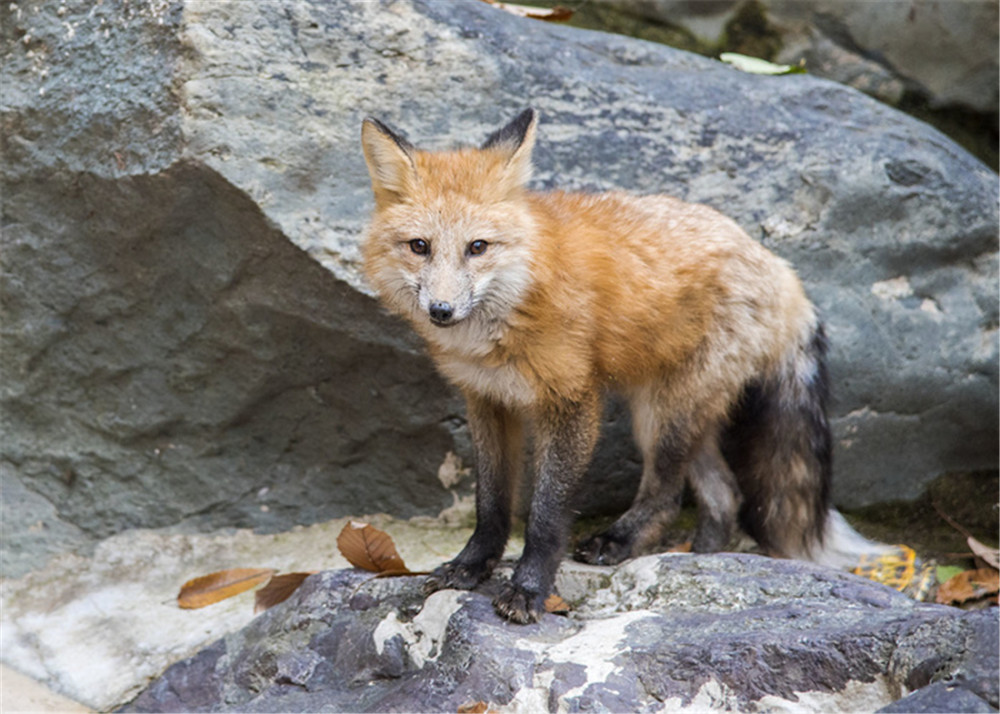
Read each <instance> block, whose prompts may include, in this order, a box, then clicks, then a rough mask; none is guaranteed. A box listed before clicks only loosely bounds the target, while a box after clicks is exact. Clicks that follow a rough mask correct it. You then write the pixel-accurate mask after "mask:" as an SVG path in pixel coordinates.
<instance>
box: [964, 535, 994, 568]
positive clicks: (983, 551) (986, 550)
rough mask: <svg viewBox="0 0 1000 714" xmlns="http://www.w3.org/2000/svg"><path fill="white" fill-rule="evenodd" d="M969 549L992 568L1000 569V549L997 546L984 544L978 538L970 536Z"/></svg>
mask: <svg viewBox="0 0 1000 714" xmlns="http://www.w3.org/2000/svg"><path fill="white" fill-rule="evenodd" d="M967 542H968V544H969V550H971V551H972V553H973V555H975V556H976V557H977V558H979V559H980V560H982V561H983V562H984V563H986V564H987V565H988V566H990V567H991V568H994V569H995V570H1000V550H997V549H996V548H990V547H989V546H987V545H983V544H982V543H980V542H979V541H978V540H976V539H975V538H973V537H972V536H969V539H968V541H967Z"/></svg>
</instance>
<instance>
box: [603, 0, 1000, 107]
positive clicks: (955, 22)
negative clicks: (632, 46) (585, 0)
mask: <svg viewBox="0 0 1000 714" xmlns="http://www.w3.org/2000/svg"><path fill="white" fill-rule="evenodd" d="M597 2H598V3H604V4H607V5H609V6H611V7H613V8H615V9H617V10H619V11H623V12H628V13H634V14H636V15H639V16H642V17H646V18H649V19H651V20H655V21H657V22H661V23H666V24H668V25H672V26H674V27H678V28H683V30H684V31H686V32H688V33H690V34H691V36H693V37H695V38H696V39H697V40H698V41H699V42H700V43H702V44H703V45H705V46H709V47H711V46H725V45H726V33H727V25H729V23H731V22H732V21H733V20H734V19H737V18H738V16H740V14H741V13H742V14H743V16H744V17H747V18H753V20H752V21H751V24H753V25H754V26H753V27H751V28H750V29H749V30H748V31H749V32H751V33H752V32H753V31H754V30H756V31H757V32H759V33H760V34H761V35H764V34H770V35H771V36H773V38H774V41H775V43H776V45H777V53H776V56H775V60H776V61H779V62H789V63H793V64H795V63H798V62H799V60H801V59H805V61H806V66H807V68H808V69H809V72H810V73H812V74H816V75H817V76H820V77H825V78H828V79H833V80H835V81H838V82H842V83H845V84H848V85H850V86H853V87H855V88H856V89H860V90H862V91H864V92H866V93H868V94H872V95H873V96H877V97H879V98H880V99H882V100H884V101H887V102H889V103H892V104H895V103H896V102H898V101H899V99H900V98H901V97H902V94H903V93H904V92H906V91H911V92H915V93H917V94H919V95H921V96H924V97H926V98H927V100H928V101H929V102H930V103H931V105H932V106H936V107H941V106H961V107H964V108H966V109H968V110H971V111H975V112H982V113H984V114H993V115H994V116H995V115H996V112H997V102H998V94H997V92H998V89H997V87H998V81H1000V75H998V58H1000V49H998V47H1000V45H998V40H1000V22H998V20H1000V10H998V8H997V4H996V3H995V2H993V1H992V0H961V2H940V0H908V1H906V2H900V1H898V0H897V1H890V2H871V1H870V0H810V1H809V2H802V0H699V1H698V2H690V1H689V0H597ZM749 8H755V9H752V10H750V9H749ZM748 10H749V11H748ZM744 31H747V30H744Z"/></svg>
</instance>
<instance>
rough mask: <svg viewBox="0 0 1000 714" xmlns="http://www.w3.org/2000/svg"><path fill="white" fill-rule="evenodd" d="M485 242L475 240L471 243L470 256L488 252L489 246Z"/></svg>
mask: <svg viewBox="0 0 1000 714" xmlns="http://www.w3.org/2000/svg"><path fill="white" fill-rule="evenodd" d="M488 245H489V243H487V242H486V241H484V240H474V241H472V242H471V243H469V255H482V254H483V253H485V252H486V246H488Z"/></svg>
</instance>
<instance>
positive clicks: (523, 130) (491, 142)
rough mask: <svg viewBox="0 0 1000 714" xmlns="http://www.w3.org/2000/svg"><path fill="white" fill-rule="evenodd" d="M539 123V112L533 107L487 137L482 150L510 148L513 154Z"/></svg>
mask: <svg viewBox="0 0 1000 714" xmlns="http://www.w3.org/2000/svg"><path fill="white" fill-rule="evenodd" d="M537 122H538V112H536V111H535V110H534V109H532V108H531V107H529V108H527V109H525V110H524V111H523V112H521V113H520V114H518V115H517V116H516V117H514V119H513V121H511V122H510V123H509V124H507V125H505V126H503V127H501V128H500V129H497V130H496V131H495V132H493V133H492V134H490V135H489V136H488V137H486V141H484V142H483V145H482V147H481V148H483V149H496V148H500V147H501V146H502V147H504V148H506V147H510V150H511V152H512V153H513V151H515V150H516V149H517V148H518V147H519V146H521V144H523V143H524V140H525V139H526V138H527V136H528V132H529V131H530V130H533V129H534V127H535V124H536V123H537Z"/></svg>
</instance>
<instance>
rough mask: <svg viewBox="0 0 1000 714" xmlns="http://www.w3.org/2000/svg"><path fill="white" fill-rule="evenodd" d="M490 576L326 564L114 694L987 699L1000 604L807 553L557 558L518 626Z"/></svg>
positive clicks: (530, 707)
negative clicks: (549, 603)
mask: <svg viewBox="0 0 1000 714" xmlns="http://www.w3.org/2000/svg"><path fill="white" fill-rule="evenodd" d="M495 586H496V582H495V581H493V582H491V583H488V584H487V585H486V586H484V590H485V591H486V592H472V593H464V592H459V591H453V590H449V591H440V592H438V593H435V594H434V595H432V596H430V597H429V598H427V600H426V601H424V600H423V597H422V595H421V594H420V579H419V578H406V579H399V580H371V579H370V575H364V574H360V573H358V572H356V571H327V572H324V573H321V574H319V575H316V576H313V577H312V578H310V579H309V580H307V581H306V583H305V584H304V585H303V587H302V588H301V590H300V591H299V592H297V593H296V594H295V595H294V596H293V597H292V599H290V600H289V601H287V602H286V603H284V604H282V605H280V606H278V607H276V608H274V609H273V610H271V611H269V612H267V613H265V614H264V615H262V616H261V617H259V618H258V619H257V620H255V621H254V622H253V623H251V624H250V625H249V626H248V627H246V628H245V629H244V630H242V631H241V632H239V633H236V634H234V635H231V636H229V637H226V638H224V639H221V640H219V641H217V642H216V643H215V644H213V645H211V646H210V647H208V648H206V649H205V650H203V651H202V652H200V653H199V654H197V655H196V656H194V657H192V658H191V659H189V660H186V661H184V662H180V663H178V664H176V665H174V666H173V667H171V668H170V669H168V670H167V672H166V673H165V674H164V675H163V677H161V678H160V679H158V680H157V681H155V682H153V684H152V685H150V687H149V688H148V689H147V690H146V691H145V692H144V693H143V694H141V695H140V696H139V697H138V698H137V699H136V700H135V701H134V702H133V703H132V704H130V705H129V706H128V707H126V709H125V711H144V712H148V711H246V712H254V711H260V712H265V711H288V712H296V711H451V712H453V711H459V710H460V707H467V706H470V705H475V704H476V703H478V702H483V703H486V704H487V705H489V706H490V707H491V708H494V707H497V706H502V707H504V708H505V710H509V711H590V710H596V711H659V710H666V711H675V710H678V709H686V708H690V709H696V710H704V709H706V708H712V709H726V710H729V709H731V710H735V711H754V710H756V708H761V709H766V710H773V709H778V710H782V709H783V708H794V710H795V711H873V710H875V709H877V708H879V707H881V706H883V705H889V704H891V703H892V702H893V701H894V700H897V699H899V698H900V697H901V696H902V695H904V694H907V693H909V692H912V691H913V690H917V691H923V688H925V687H926V688H928V689H929V688H931V687H946V688H947V689H946V695H947V696H946V698H945V699H944V700H939V701H941V703H942V704H943V705H944V706H945V707H946V708H945V709H941V711H981V709H973V708H958V707H963V706H969V705H970V703H972V704H975V705H976V706H979V707H988V706H989V704H990V703H992V705H993V706H996V704H997V683H996V682H997V676H996V675H997V658H998V654H997V618H996V613H995V611H988V612H975V613H966V612H963V611H960V610H956V609H953V608H945V607H939V606H931V605H919V604H916V603H914V602H913V601H911V600H909V599H907V598H906V597H904V596H902V595H899V594H898V593H896V592H895V591H893V590H890V589H888V588H886V587H884V586H881V585H876V584H873V583H870V582H867V581H864V580H861V579H859V578H856V577H854V576H850V575H844V574H840V573H835V572H832V571H829V570H824V569H820V568H816V567H814V566H810V565H806V564H801V563H794V562H789V561H778V560H771V559H767V558H762V557H759V556H751V555H743V556H741V555H718V556H708V557H701V556H699V557H692V556H687V555H668V556H649V557H646V558H640V559H637V560H634V561H631V562H629V563H626V564H624V565H622V566H620V567H618V568H617V569H614V570H611V569H606V568H585V567H583V566H575V565H572V564H567V565H566V566H565V567H564V569H563V571H562V572H561V574H560V580H559V587H560V588H561V589H562V592H563V594H564V596H566V597H567V598H569V599H571V600H572V601H573V610H572V613H571V615H570V616H569V617H559V616H556V615H546V616H545V617H543V619H542V621H541V622H540V623H538V624H536V625H529V626H517V625H510V624H508V623H505V622H503V621H501V620H500V619H499V618H498V617H497V616H496V615H495V614H494V612H493V608H492V606H491V604H490V598H489V596H488V591H489V590H490V589H491V588H492V587H495ZM934 691H936V690H934ZM934 691H931V692H929V694H934ZM940 694H941V693H940V692H939V693H938V695H940ZM911 696H913V695H911ZM904 701H905V700H904ZM948 707H951V708H948Z"/></svg>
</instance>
